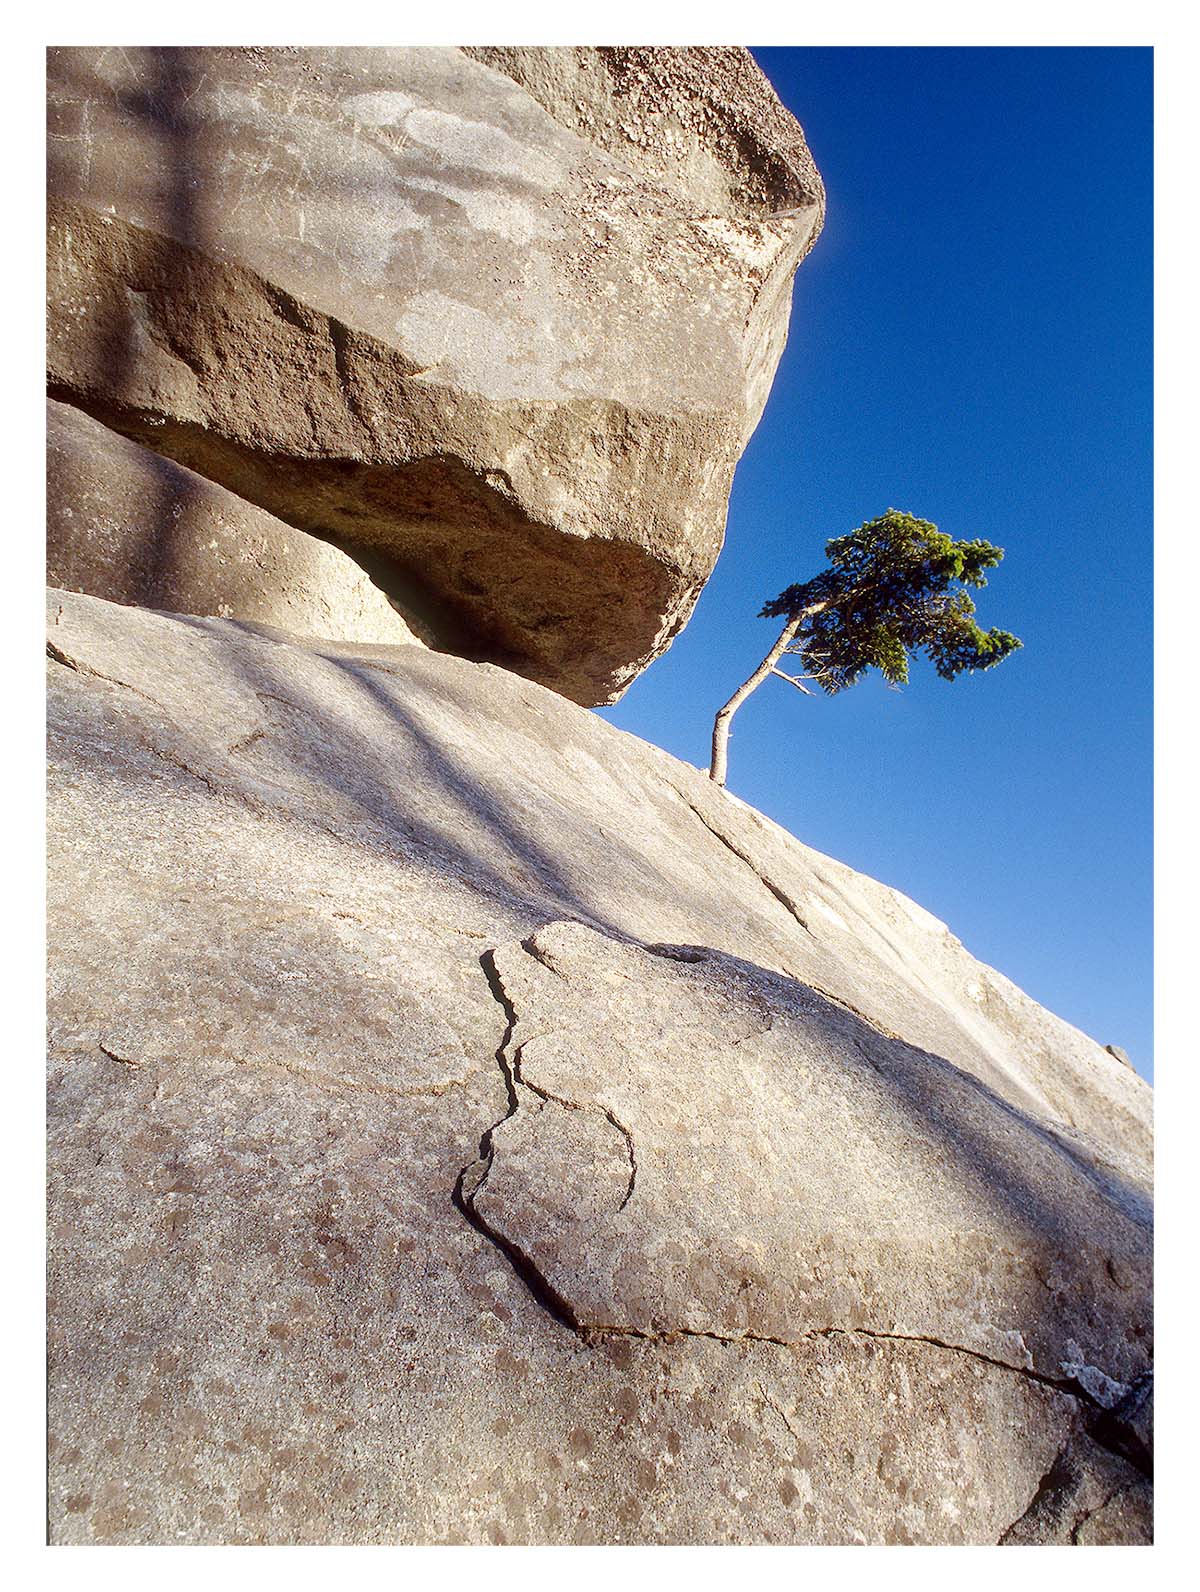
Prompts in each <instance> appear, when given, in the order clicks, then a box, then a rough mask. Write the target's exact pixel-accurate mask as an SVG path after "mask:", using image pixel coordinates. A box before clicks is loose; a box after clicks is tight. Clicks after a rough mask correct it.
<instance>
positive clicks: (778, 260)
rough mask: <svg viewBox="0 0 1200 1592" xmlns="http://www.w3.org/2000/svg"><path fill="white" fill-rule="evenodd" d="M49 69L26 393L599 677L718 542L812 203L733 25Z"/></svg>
mask: <svg viewBox="0 0 1200 1592" xmlns="http://www.w3.org/2000/svg"><path fill="white" fill-rule="evenodd" d="M526 53H528V59H526V58H525V56H526ZM477 56H482V57H483V58H476V57H477ZM489 59H490V60H492V61H494V63H495V64H487V63H488V60H489ZM49 77H50V84H49V87H50V138H49V165H50V198H51V214H50V220H49V226H48V243H49V254H50V258H49V268H48V270H49V275H48V281H49V291H50V335H49V345H48V372H49V383H50V393H51V396H52V397H54V398H55V399H58V400H61V401H65V402H70V403H72V404H75V405H77V406H79V407H80V408H83V409H85V410H87V411H88V412H89V413H90V414H92V415H93V416H94V417H96V418H97V419H99V420H101V421H103V422H104V423H105V424H107V425H108V426H110V427H112V428H113V429H115V430H118V431H120V432H122V433H124V434H125V435H127V436H129V437H131V438H133V439H134V440H136V441H137V442H139V443H141V444H142V445H144V446H145V447H148V448H152V449H154V450H155V451H157V452H158V453H161V454H163V455H165V456H167V457H169V458H172V459H174V460H176V461H178V462H179V463H181V464H183V465H185V466H187V467H188V468H190V469H191V470H193V471H195V472H196V473H198V474H200V475H203V476H205V477H207V478H209V479H210V480H212V481H214V482H217V483H219V484H221V485H223V486H225V487H227V488H229V489H230V490H232V491H234V492H236V493H237V494H238V495H239V496H241V497H243V498H246V499H248V500H249V501H251V502H252V503H254V504H257V505H258V506H259V507H261V508H263V509H265V510H267V511H268V512H269V513H271V514H272V515H274V516H276V517H277V518H279V519H282V520H284V521H286V522H287V523H289V524H290V525H292V526H294V527H297V528H299V529H300V530H302V531H305V532H307V533H309V534H311V535H314V536H318V537H322V538H325V539H329V540H333V541H335V542H336V543H338V544H339V545H341V546H343V547H345V548H348V549H350V550H351V551H353V552H354V553H355V554H356V555H359V556H361V557H362V558H364V559H366V560H369V562H370V573H371V574H372V576H373V577H374V578H376V579H380V580H382V581H383V584H384V586H385V589H386V591H387V594H388V595H389V596H390V597H391V598H393V599H394V600H395V602H396V603H397V604H398V605H399V606H400V608H401V609H402V610H403V611H404V613H405V614H406V615H407V616H410V617H411V620H412V622H413V625H414V628H415V629H417V630H418V632H420V633H422V634H428V635H429V636H430V637H431V638H432V640H433V641H434V643H435V644H436V645H438V646H439V647H441V648H443V649H445V650H448V651H452V652H457V653H460V654H462V655H463V656H467V657H470V658H473V659H476V660H481V659H482V660H490V661H493V662H497V663H500V664H503V665H505V666H506V667H509V668H511V669H514V670H517V671H519V672H521V673H522V674H525V675H527V676H528V677H530V678H532V679H535V680H538V681H540V682H541V683H543V684H546V685H549V686H552V687H553V688H554V689H556V690H558V691H560V692H561V693H563V694H565V695H567V696H569V697H571V698H573V699H574V700H576V701H578V702H582V703H585V704H592V703H597V702H603V701H610V700H615V698H616V697H617V696H619V695H620V693H621V691H622V690H623V689H624V687H625V686H626V685H627V684H628V682H629V681H630V680H631V679H632V678H633V677H634V676H635V675H636V674H637V673H638V671H639V670H640V669H642V668H643V667H645V665H646V664H647V663H648V662H649V661H650V660H651V659H652V658H654V657H656V656H657V655H658V654H659V653H661V652H662V651H663V649H664V648H665V647H666V646H667V645H668V644H669V642H670V640H671V638H672V636H673V635H675V634H676V633H677V632H678V630H679V629H680V628H681V626H682V625H683V624H684V623H686V620H687V618H688V615H689V614H690V612H691V609H692V606H693V604H694V602H695V600H696V597H697V595H698V594H699V591H700V589H701V587H702V586H703V584H704V582H705V580H706V579H707V577H708V575H709V573H710V572H711V570H712V567H713V564H714V562H715V560H716V556H717V553H718V551H719V549H720V545H721V539H722V535H723V527H724V519H725V511H726V505H727V500H728V493H729V486H730V481H731V477H732V471H733V468H734V465H735V463H736V461H737V458H738V457H739V455H740V453H741V450H742V448H743V447H744V446H745V443H746V441H747V439H748V437H749V435H750V432H751V431H752V429H753V427H754V425H755V423H756V422H757V419H758V416H759V414H760V413H761V410H762V406H763V404H764V402H765V400H766V396H767V392H768V390H769V387H770V382H771V378H772V375H773V373H774V369H775V366H776V364H777V362H778V359H779V355H780V353H781V351H782V348H783V344H784V339H785V337H786V331H787V320H788V313H789V306H790V290H791V279H792V275H793V272H794V271H795V268H796V266H797V264H798V262H799V261H800V259H801V258H802V257H803V255H804V253H805V252H806V251H807V249H808V248H809V247H810V245H811V243H812V241H813V239H814V237H815V236H816V233H817V231H818V229H819V226H820V222H821V218H822V215H823V205H824V199H823V190H822V187H821V182H820V178H819V176H818V175H817V173H816V170H815V168H814V166H813V164H812V160H811V157H810V156H809V154H808V150H807V148H806V146H805V143H804V140H803V136H802V134H801V132H800V129H799V127H798V126H797V124H796V123H795V121H794V120H793V119H792V117H791V116H790V115H789V114H788V113H787V112H786V111H785V110H784V109H783V107H782V106H781V105H780V103H779V101H778V100H777V98H776V97H775V95H774V93H773V92H772V90H771V88H770V86H769V84H768V83H767V81H766V79H765V78H764V77H763V76H762V74H761V73H760V72H759V71H758V69H757V67H756V66H755V65H754V63H753V61H752V60H751V58H750V57H749V55H748V53H747V52H745V51H742V50H736V49H713V50H673V49H660V50H653V51H645V50H641V51H639V50H620V49H597V50H562V51H552V52H545V51H533V52H520V51H518V52H513V51H500V52H488V51H482V52H479V51H477V52H473V53H472V52H463V51H460V50H455V49H438V48H421V49H361V48H354V49H336V48H324V47H322V48H313V49H291V48H279V49H256V48H242V49H232V48H231V49H224V48H203V49H194V50H193V49H152V48H147V49H134V48H130V49H124V48H115V47H114V48H107V49H106V48H63V49H52V50H51V51H50V53H49ZM526 83H528V84H529V85H530V86H526ZM564 85H565V87H564ZM567 90H569V93H568V98H569V101H570V103H569V104H567V103H566V101H565V100H564V97H563V96H564V92H567ZM539 96H540V97H539Z"/></svg>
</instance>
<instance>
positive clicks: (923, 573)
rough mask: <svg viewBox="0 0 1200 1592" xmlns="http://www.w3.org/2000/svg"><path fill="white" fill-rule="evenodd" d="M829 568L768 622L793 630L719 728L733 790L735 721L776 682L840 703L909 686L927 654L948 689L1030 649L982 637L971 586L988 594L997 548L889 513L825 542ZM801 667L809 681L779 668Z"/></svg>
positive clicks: (715, 773) (716, 765) (776, 606)
mask: <svg viewBox="0 0 1200 1592" xmlns="http://www.w3.org/2000/svg"><path fill="white" fill-rule="evenodd" d="M825 556H826V558H828V560H829V568H828V569H825V570H822V571H821V573H820V574H819V575H815V576H814V577H813V579H812V580H808V581H805V582H804V583H803V584H802V585H795V586H789V587H787V589H786V590H785V591H782V592H781V593H780V594H779V596H778V597H775V598H773V599H772V601H770V602H769V603H766V604H765V605H764V606H763V608H762V610H761V612H760V615H759V617H760V618H762V619H780V618H782V619H783V621H784V625H783V629H782V631H781V632H780V634H779V636H778V638H777V640H776V642H775V645H774V646H773V647H772V648H771V650H770V652H768V653H767V655H766V657H765V658H764V659H763V661H762V662H761V663H760V664H759V666H758V668H757V669H755V671H754V673H753V674H752V675H751V676H750V678H749V679H748V680H746V681H745V682H744V683H743V684H742V685H740V686H739V687H738V689H737V690H736V691H735V692H734V693H733V695H732V696H731V697H730V699H729V701H728V702H726V704H725V705H724V707H723V708H721V710H720V711H719V712H718V714H717V716H716V721H715V722H714V724H713V739H712V764H711V766H710V769H709V774H710V776H711V778H712V779H714V780H715V781H716V782H717V784H718V785H724V783H725V775H726V766H727V758H728V745H729V725H730V721H731V720H732V718H733V715H734V714H735V713H736V712H737V710H738V708H739V707H741V705H742V703H743V702H744V701H745V700H746V698H747V697H748V696H749V695H750V693H751V692H752V691H754V690H755V689H757V687H758V686H760V685H761V684H762V682H763V681H764V680H766V679H767V678H768V677H769V676H770V675H773V674H774V675H778V676H779V677H780V679H783V680H787V681H788V682H789V684H791V685H794V686H796V687H797V688H798V689H799V690H801V691H803V692H805V694H806V695H811V694H812V693H811V692H810V691H809V688H808V686H807V685H805V683H804V682H805V681H806V680H811V681H812V682H813V683H814V684H815V685H817V686H819V687H820V688H821V690H822V691H825V692H826V693H827V694H828V695H830V696H834V695H836V693H837V692H839V691H844V690H845V689H846V687H847V686H850V685H853V684H854V683H855V682H856V681H857V680H859V679H861V677H862V676H863V674H865V673H866V671H867V670H868V669H872V668H874V669H878V670H879V672H880V673H881V674H882V675H883V677H884V679H885V680H886V681H887V682H888V684H889V685H893V686H899V685H903V684H904V683H905V682H906V681H907V679H908V666H909V660H910V656H911V654H912V653H914V652H923V653H924V654H925V655H926V656H927V657H928V658H929V660H930V661H931V662H932V664H933V666H934V668H935V669H936V670H937V672H938V674H939V675H940V676H941V677H942V679H943V680H953V679H956V678H957V676H958V675H960V674H963V673H964V672H966V673H973V672H974V671H975V670H977V669H992V668H994V667H995V666H996V664H998V663H1001V662H1002V661H1003V660H1004V659H1005V658H1007V657H1008V655H1009V653H1010V652H1015V651H1016V650H1017V648H1018V647H1019V646H1020V645H1021V643H1020V641H1018V639H1017V637H1016V636H1014V635H1011V634H1010V633H1009V632H1008V631H1007V630H981V629H980V627H979V626H978V624H976V622H975V618H974V614H975V604H974V603H973V602H972V601H971V598H970V597H969V596H968V594H967V591H966V589H965V588H966V587H968V586H975V587H979V586H986V585H987V580H986V577H985V575H984V571H985V570H988V569H992V568H994V567H995V565H997V564H998V563H999V562H1000V560H1001V559H1002V558H1003V557H1004V549H1003V548H1001V547H993V546H992V544H991V543H990V542H982V541H974V542H956V541H954V540H953V538H952V537H949V536H946V535H944V534H943V533H942V532H941V531H939V530H938V528H937V526H936V525H933V524H931V523H930V522H929V521H928V520H919V519H916V518H915V517H914V516H913V515H911V514H904V513H901V511H900V510H899V509H888V511H887V513H886V514H881V515H880V516H879V518H878V519H874V520H868V521H867V522H866V524H864V525H860V526H859V528H858V529H857V530H856V531H851V532H850V533H849V535H847V536H835V537H834V538H833V539H832V540H831V541H830V542H827V543H826V546H825ZM785 656H791V657H796V658H799V659H800V662H801V667H802V668H803V669H804V671H805V672H804V673H802V674H800V675H799V676H796V675H792V674H787V673H785V672H784V671H783V670H782V669H779V668H777V667H776V665H777V664H778V662H779V660H780V659H781V658H782V657H785Z"/></svg>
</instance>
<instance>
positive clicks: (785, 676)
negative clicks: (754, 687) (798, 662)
mask: <svg viewBox="0 0 1200 1592" xmlns="http://www.w3.org/2000/svg"><path fill="white" fill-rule="evenodd" d="M771 673H772V674H777V675H778V676H779V678H780V679H781V680H786V681H787V683H788V684H789V685H794V686H795V687H796V690H797V691H803V692H804V694H805V696H812V692H811V691H810V690H809V689H808V687H807V686H806V685H802V684H801V683H800V681H799V680H797V679H796V677H795V675H793V674H784V672H783V670H782V669H772V670H771ZM805 678H806V679H809V680H811V679H812V676H811V675H806V676H805Z"/></svg>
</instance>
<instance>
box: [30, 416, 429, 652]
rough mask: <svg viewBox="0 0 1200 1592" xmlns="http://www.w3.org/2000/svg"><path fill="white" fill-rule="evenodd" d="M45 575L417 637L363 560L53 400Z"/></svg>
mask: <svg viewBox="0 0 1200 1592" xmlns="http://www.w3.org/2000/svg"><path fill="white" fill-rule="evenodd" d="M46 443H47V481H46V508H47V516H46V519H47V523H46V576H47V580H48V581H49V583H50V584H51V585H52V586H62V587H65V588H66V589H67V590H68V591H75V592H86V593H88V594H89V595H90V596H93V597H106V598H108V599H109V601H111V602H117V603H126V604H130V605H132V606H135V607H141V608H159V609H164V610H166V611H167V612H168V613H178V614H205V615H213V616H216V617H219V618H224V619H249V620H253V621H255V622H257V623H259V624H262V625H269V626H272V627H273V628H275V629H278V630H284V631H288V632H290V633H291V634H293V635H299V636H320V637H324V638H325V639H327V640H333V641H358V642H382V643H387V644H390V645H402V644H404V643H406V642H412V641H415V640H416V638H415V637H414V636H413V634H412V631H411V630H410V629H409V626H408V625H407V624H406V623H405V621H404V620H403V619H402V618H401V617H400V615H399V614H398V613H397V612H396V609H395V608H394V607H393V606H392V604H391V603H390V602H389V601H388V599H387V597H386V596H385V595H384V593H383V591H382V590H381V589H380V587H379V586H377V585H376V584H375V583H374V582H373V581H372V580H371V579H370V577H369V576H368V575H367V573H366V572H365V571H364V569H363V568H362V567H361V566H360V564H358V563H356V562H355V560H353V559H352V558H350V557H349V556H348V555H347V554H346V553H343V552H341V551H339V549H337V548H336V547H333V546H331V545H330V544H329V543H328V542H323V541H319V540H318V539H317V538H316V537H315V536H309V535H307V534H306V533H305V532H304V531H298V530H295V529H294V528H293V527H292V526H290V525H285V524H284V523H283V521H282V520H277V519H275V518H274V516H273V515H270V514H267V513H266V512H265V511H264V510H262V509H259V508H256V507H255V506H254V504H253V503H247V502H246V500H245V499H244V498H239V497H237V496H235V494H234V493H232V492H227V491H226V490H225V488H224V487H221V486H217V485H216V483H215V482H213V481H208V480H205V478H204V477H203V476H200V475H196V474H195V473H194V472H193V471H191V470H188V469H185V468H184V467H183V466H182V465H179V464H175V463H174V462H173V461H172V460H170V459H166V458H163V457H162V455H161V454H157V453H153V452H151V450H150V449H149V448H143V447H141V446H140V445H139V444H138V443H136V442H131V441H129V440H128V439H127V438H126V437H123V436H122V435H121V434H120V433H119V432H116V431H110V430H109V429H108V427H107V426H102V425H101V424H100V423H99V422H98V421H96V420H93V419H92V418H91V416H90V415H87V414H85V413H84V412H83V410H82V409H75V408H73V407H72V406H71V405H69V404H59V403H55V402H53V400H51V401H49V402H47V405H46Z"/></svg>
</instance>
